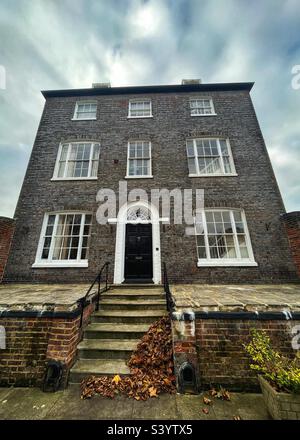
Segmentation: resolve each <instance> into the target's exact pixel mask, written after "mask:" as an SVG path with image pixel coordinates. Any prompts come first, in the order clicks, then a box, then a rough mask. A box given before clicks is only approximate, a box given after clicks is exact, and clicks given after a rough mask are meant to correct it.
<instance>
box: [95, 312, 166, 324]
mask: <svg viewBox="0 0 300 440" xmlns="http://www.w3.org/2000/svg"><path fill="white" fill-rule="evenodd" d="M166 314H167V310H99V312H94V313H93V314H92V316H91V321H92V322H95V323H96V322H103V323H124V324H129V323H137V324H138V323H147V324H152V323H153V322H154V321H156V320H157V319H159V318H161V317H162V316H165V315H166Z"/></svg>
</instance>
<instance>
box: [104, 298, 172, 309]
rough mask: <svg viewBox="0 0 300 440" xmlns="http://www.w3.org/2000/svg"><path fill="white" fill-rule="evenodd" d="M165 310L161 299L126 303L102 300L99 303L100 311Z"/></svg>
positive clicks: (123, 301)
mask: <svg viewBox="0 0 300 440" xmlns="http://www.w3.org/2000/svg"><path fill="white" fill-rule="evenodd" d="M153 309H155V310H157V309H159V310H165V309H166V301H165V300H161V299H156V300H155V299H152V300H151V301H150V300H149V301H143V300H136V301H127V300H117V299H102V300H101V301H100V310H153Z"/></svg>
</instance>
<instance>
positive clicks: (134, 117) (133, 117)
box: [127, 98, 153, 119]
mask: <svg viewBox="0 0 300 440" xmlns="http://www.w3.org/2000/svg"><path fill="white" fill-rule="evenodd" d="M145 101H148V102H150V115H146V116H132V115H131V104H132V103H134V102H145ZM127 118H128V119H141V118H153V115H152V100H151V99H149V98H140V99H137V98H136V99H130V100H129V102H128V117H127Z"/></svg>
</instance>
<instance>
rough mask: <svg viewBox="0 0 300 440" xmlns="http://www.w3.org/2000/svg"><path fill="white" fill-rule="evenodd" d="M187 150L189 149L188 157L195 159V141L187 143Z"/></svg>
mask: <svg viewBox="0 0 300 440" xmlns="http://www.w3.org/2000/svg"><path fill="white" fill-rule="evenodd" d="M186 149H187V155H188V157H194V156H195V153H194V144H193V141H187V143H186Z"/></svg>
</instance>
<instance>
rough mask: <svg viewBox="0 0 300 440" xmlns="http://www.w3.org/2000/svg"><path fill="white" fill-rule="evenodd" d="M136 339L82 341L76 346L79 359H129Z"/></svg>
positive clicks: (136, 341)
mask: <svg viewBox="0 0 300 440" xmlns="http://www.w3.org/2000/svg"><path fill="white" fill-rule="evenodd" d="M138 342H139V340H138V339H84V340H83V341H82V342H80V343H79V344H78V358H79V359H108V360H109V359H129V358H130V355H131V353H132V352H133V350H135V349H136V347H137V344H138Z"/></svg>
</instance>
